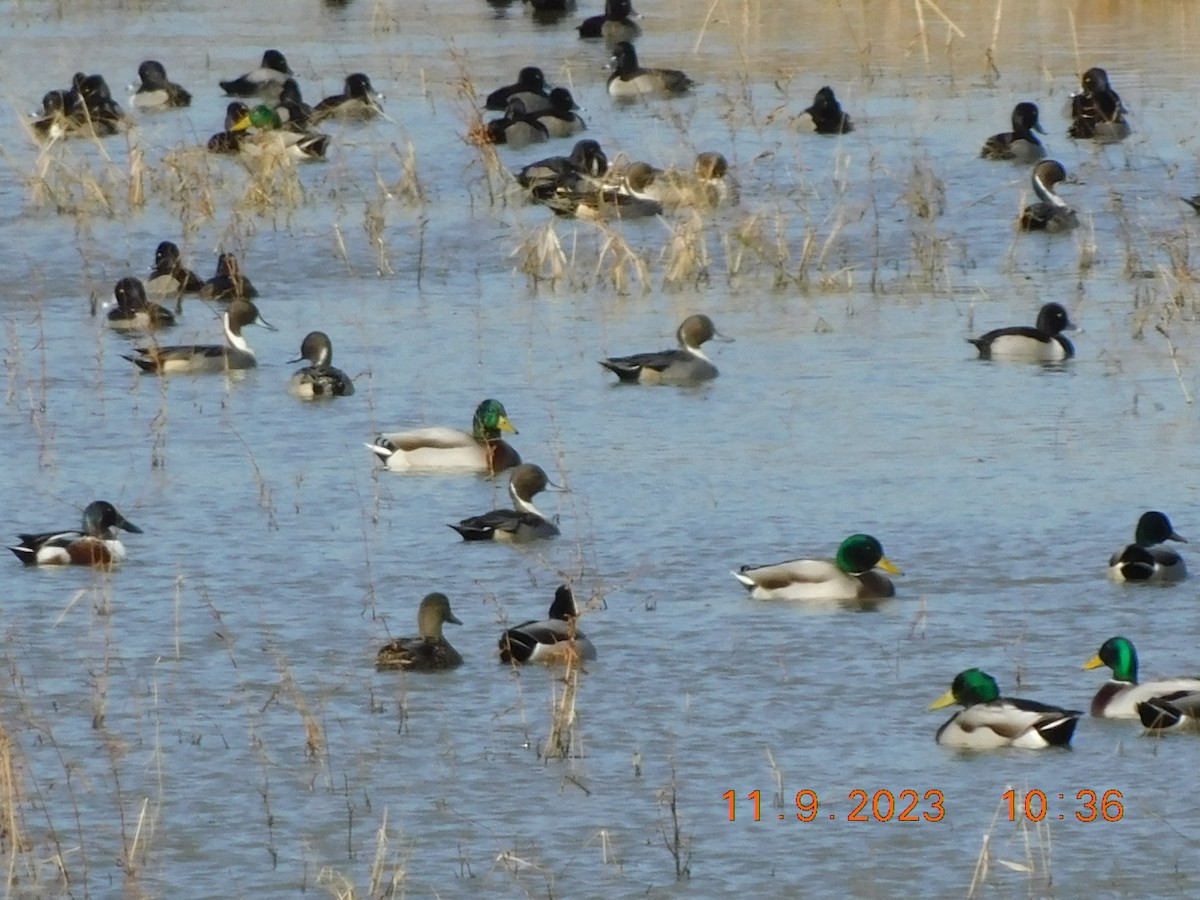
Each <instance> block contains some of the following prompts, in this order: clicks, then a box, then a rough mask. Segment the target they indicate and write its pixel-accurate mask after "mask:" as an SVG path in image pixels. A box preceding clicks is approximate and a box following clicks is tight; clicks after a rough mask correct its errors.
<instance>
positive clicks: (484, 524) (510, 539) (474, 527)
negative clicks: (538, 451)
mask: <svg viewBox="0 0 1200 900" xmlns="http://www.w3.org/2000/svg"><path fill="white" fill-rule="evenodd" d="M548 488H553V489H555V490H558V488H556V487H555V485H552V484H551V483H550V479H549V478H547V477H546V472H545V470H543V469H542V467H541V466H535V465H534V464H533V463H522V464H521V465H519V466H517V467H516V468H515V469H513V470H512V472H511V473H510V474H509V476H508V495H509V496H510V497H512V502H513V506H514V507H515V509H493V510H492V511H491V512H486V513H484V514H483V515H481V516H471V517H470V518H469V519H463V520H462V521H461V522H459V523H458V524H457V525H451V526H450V527H451V528H453V529H454V530H455V531H457V532H458V533H459V534H461V535H462V538H463V540H464V541H499V542H501V543H505V544H524V543H527V542H529V541H537V540H542V539H543V538H552V537H558V533H559V532H558V526H557V525H556V524H554V522H553V521H551V519H550V518H549V517H548V516H546V515H544V514H543V513H542V512H541V510H539V509H538V508H537V507H536V506H534V505H533V498H534V497H535V496H537V495H538V494H540V493H541V492H542V491H544V490H546V489H548Z"/></svg>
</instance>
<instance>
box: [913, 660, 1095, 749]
mask: <svg viewBox="0 0 1200 900" xmlns="http://www.w3.org/2000/svg"><path fill="white" fill-rule="evenodd" d="M954 703H957V704H959V705H960V706H962V707H964V708H963V709H961V710H959V711H958V712H956V713H955V714H954V715H952V716H951V717H950V718H949V719H948V720H947V721H946V723H945V724H944V725H942V727H941V728H939V729H938V730H937V742H938V743H939V744H941V745H942V746H943V747H955V748H957V749H960V750H995V749H998V748H1000V747H1021V748H1023V749H1025V750H1041V749H1044V748H1046V747H1066V746H1067V745H1068V744H1070V743H1071V736H1072V735H1073V734H1074V733H1075V725H1076V723H1077V722H1078V721H1079V717H1080V716H1081V715H1083V713H1082V712H1079V711H1078V710H1074V709H1062V708H1061V707H1058V706H1047V705H1046V704H1045V703H1038V702H1036V701H1034V700H1018V699H1015V698H1012V697H1003V698H1002V697H1001V696H1000V689H999V688H998V687H997V686H996V679H994V678H992V676H991V675H989V674H987V673H986V672H983V671H981V670H979V669H967V670H965V671H963V672H959V673H958V675H956V676H955V677H954V683H953V684H952V685H951V687H950V690H948V691H947V692H946V693H945V694H943V695H942V696H941V697H939V698H938V699H937V700H934V701H933V702H932V703H931V704H929V708H930V709H941V708H942V707H945V706H950V705H952V704H954Z"/></svg>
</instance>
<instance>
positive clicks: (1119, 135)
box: [1067, 68, 1130, 141]
mask: <svg viewBox="0 0 1200 900" xmlns="http://www.w3.org/2000/svg"><path fill="white" fill-rule="evenodd" d="M1082 83H1083V90H1082V91H1080V92H1079V93H1078V94H1073V95H1071V127H1070V128H1069V129H1068V130H1067V134H1069V135H1070V136H1071V137H1073V138H1079V139H1082V140H1089V139H1090V140H1097V141H1120V140H1124V139H1125V138H1127V137H1129V134H1130V128H1129V123H1128V122H1127V121H1125V112H1126V110H1125V106H1124V105H1123V104H1122V103H1121V98H1120V97H1119V96H1118V95H1117V92H1116V91H1114V90H1113V89H1112V85H1111V84H1109V82H1108V73H1107V72H1105V71H1104V70H1103V69H1100V68H1092V69H1088V70H1087V71H1086V72H1084V73H1083V78H1082Z"/></svg>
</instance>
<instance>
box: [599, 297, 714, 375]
mask: <svg viewBox="0 0 1200 900" xmlns="http://www.w3.org/2000/svg"><path fill="white" fill-rule="evenodd" d="M675 340H677V341H678V342H679V346H678V347H677V348H675V349H672V350H660V351H659V352H657V353H636V354H634V355H633V356H615V357H609V358H608V359H602V360H600V365H602V366H604V368H606V369H608V370H609V371H610V372H613V373H615V374H616V376H617V378H618V379H619V382H618V383H627V384H672V385H682V386H688V385H695V384H700V383H701V382H703V381H708V380H710V379H712V378H716V377H717V367H716V366H714V365H713V364H712V361H711V360H710V359H709V358H708V357H707V356H705V355H704V353H703V352H701V350H700V346H701V344H704V343H705V342H706V341H711V340H718V341H724V342H730V341H732V340H733V339H732V338H727V337H725V336H724V335H723V334H721V333H720V332H719V331H717V326H715V325H714V324H713V320H712V319H710V318H709V317H708V316H706V315H702V314H697V315H692V316H688V317H687V318H686V319H684V320H683V322H681V323H680V325H679V328H678V329H676V331H675Z"/></svg>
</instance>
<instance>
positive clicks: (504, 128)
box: [483, 97, 550, 150]
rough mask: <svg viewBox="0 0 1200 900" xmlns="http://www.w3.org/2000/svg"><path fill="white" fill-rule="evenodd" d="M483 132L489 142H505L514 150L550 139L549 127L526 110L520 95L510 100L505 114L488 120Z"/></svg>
mask: <svg viewBox="0 0 1200 900" xmlns="http://www.w3.org/2000/svg"><path fill="white" fill-rule="evenodd" d="M483 134H484V137H485V138H486V139H487V142H488V143H489V144H505V145H507V146H509V147H512V148H513V149H514V150H519V149H520V148H521V147H528V146H529V145H530V144H541V143H544V142H545V141H548V140H550V131H549V129H547V128H546V126H545V125H543V124H542V123H541V121H539V120H538V119H537V118H536V117H534V116H533V115H531V114H530V113H528V112H527V111H526V109H525V101H523V100H522V99H521V98H520V97H513V98H512V99H511V100H509V101H508V106H507V107H505V109H504V115H503V116H501V117H500V118H499V119H492V120H491V121H490V122H488V123H487V125H485V126H484V129H483Z"/></svg>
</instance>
